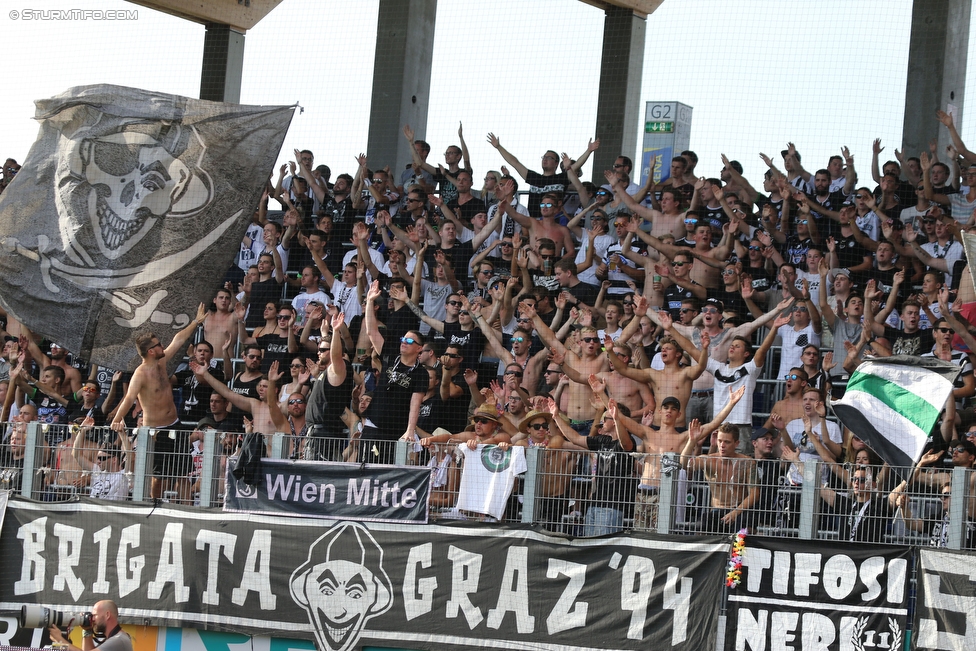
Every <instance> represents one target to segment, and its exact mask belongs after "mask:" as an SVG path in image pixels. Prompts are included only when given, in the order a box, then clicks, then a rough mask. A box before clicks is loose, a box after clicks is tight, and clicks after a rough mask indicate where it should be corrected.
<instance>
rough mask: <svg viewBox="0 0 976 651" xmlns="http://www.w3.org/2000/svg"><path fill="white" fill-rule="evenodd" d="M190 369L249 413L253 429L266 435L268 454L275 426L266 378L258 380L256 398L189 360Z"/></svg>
mask: <svg viewBox="0 0 976 651" xmlns="http://www.w3.org/2000/svg"><path fill="white" fill-rule="evenodd" d="M190 370H192V371H193V373H194V374H195V375H196V376H197V378H199V379H200V381H204V382H206V383H207V384H209V385H210V386H211V387H213V390H214V391H215V392H217V393H219V394H220V395H222V396H223V397H224V399H225V400H227V402H229V403H230V404H232V405H234V407H236V408H237V409H240V410H241V411H246V412H247V413H249V414H251V420H252V421H253V423H254V431H255V432H260V433H261V434H264V435H265V436H266V437H268V441H267V442H268V448H269V449H268V453H269V454H270V452H271V450H270V446H271V435H272V434H274V433H275V431H276V428H275V424H274V420H272V418H271V412H270V411H269V409H268V403H267V397H268V380H267V378H264V377H262V378H261V380H259V381H258V386H257V391H258V397H257V398H248V397H247V396H243V395H241V394H239V393H235V392H234V391H232V390H231V389H229V388H228V387H227V385H225V384H224V383H223V382H221V381H220V380H218V379H217V378H215V377H214V376H212V375H210V371H209V370H208V369H207V368H206V367H204V366H200V365H199V364H197V363H196V362H190ZM271 399H272V400H275V399H277V396H272V398H271Z"/></svg>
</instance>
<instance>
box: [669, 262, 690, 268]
mask: <svg viewBox="0 0 976 651" xmlns="http://www.w3.org/2000/svg"><path fill="white" fill-rule="evenodd" d="M686 264H691V263H689V262H672V263H671V266H672V267H683V266H685V265H686Z"/></svg>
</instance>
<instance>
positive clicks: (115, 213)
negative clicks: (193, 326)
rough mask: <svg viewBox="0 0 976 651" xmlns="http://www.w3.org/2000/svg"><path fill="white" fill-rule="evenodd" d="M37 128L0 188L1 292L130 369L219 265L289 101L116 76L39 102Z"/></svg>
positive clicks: (252, 200)
mask: <svg viewBox="0 0 976 651" xmlns="http://www.w3.org/2000/svg"><path fill="white" fill-rule="evenodd" d="M36 104H37V110H36V115H35V119H36V120H37V121H38V122H39V123H40V133H39V135H38V138H37V141H36V142H35V143H34V145H33V146H32V147H31V150H30V152H29V153H28V154H27V158H26V160H25V161H24V165H23V168H22V169H21V171H20V173H19V174H18V175H17V177H16V178H15V179H14V180H13V181H12V182H11V183H10V185H9V186H8V187H7V189H6V190H5V191H4V193H3V194H2V195H0V304H2V305H3V307H4V308H5V309H6V310H7V311H8V312H10V313H11V314H13V315H14V316H15V317H17V318H18V319H19V320H20V321H22V322H24V323H25V324H26V325H27V326H28V327H30V328H31V329H32V330H34V331H35V332H38V333H41V334H43V335H45V336H47V337H49V338H51V339H53V340H54V341H56V342H57V343H59V344H61V345H62V346H64V347H65V348H67V349H68V350H70V351H71V352H73V353H75V354H76V355H80V356H81V357H82V358H83V359H91V360H92V361H93V362H96V363H99V364H101V365H104V366H108V367H110V368H114V369H124V368H126V367H127V366H128V365H129V362H131V361H132V358H133V357H134V356H135V355H136V350H135V346H134V345H133V341H134V339H135V337H136V336H137V335H138V334H139V333H141V332H144V331H152V332H153V333H154V334H156V336H158V337H159V338H160V339H161V340H162V341H163V342H164V343H167V342H168V341H169V340H170V339H172V337H173V335H174V334H175V333H176V332H177V331H179V330H180V329H182V328H183V327H185V326H186V324H187V323H189V322H190V320H191V319H192V318H193V316H194V315H195V314H196V306H197V304H199V303H200V302H201V301H204V300H209V299H210V297H211V295H212V293H213V292H214V290H215V288H216V287H217V286H218V285H219V282H220V280H221V279H222V278H223V277H224V274H225V273H226V271H227V269H228V268H229V266H230V264H231V262H232V260H233V258H234V256H235V254H236V253H237V251H238V250H239V248H240V241H241V238H242V237H243V235H244V232H245V230H246V228H247V225H248V223H249V222H250V221H251V218H252V215H253V212H254V210H255V208H256V206H257V203H258V200H259V198H260V196H261V192H262V190H263V188H264V184H265V182H266V180H267V178H268V175H269V173H270V172H271V171H272V169H273V167H274V163H275V161H276V159H277V157H278V152H279V150H280V149H281V144H282V142H283V141H284V138H285V133H286V132H287V130H288V125H289V123H290V122H291V118H292V114H293V112H294V107H287V106H244V105H238V104H224V103H221V102H208V101H204V100H197V99H190V98H186V97H179V96H176V95H166V94H163V93H154V92H150V91H145V90H137V89H133V88H124V87H120V86H109V85H96V86H81V87H76V88H71V89H69V90H68V91H66V92H64V93H62V94H61V95H58V96H57V97H53V98H51V99H47V100H40V101H38V102H36Z"/></svg>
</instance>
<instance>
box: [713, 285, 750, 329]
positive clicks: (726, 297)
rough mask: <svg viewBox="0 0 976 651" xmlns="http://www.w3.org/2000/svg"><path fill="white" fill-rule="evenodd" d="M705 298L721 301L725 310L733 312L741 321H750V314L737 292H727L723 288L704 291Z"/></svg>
mask: <svg viewBox="0 0 976 651" xmlns="http://www.w3.org/2000/svg"><path fill="white" fill-rule="evenodd" d="M706 292H707V293H706V296H707V297H708V298H717V299H718V300H720V301H722V304H723V305H724V306H725V309H726V310H732V311H734V312H735V314H736V316H738V317H739V318H740V319H742V320H743V321H752V312H750V311H749V308H748V307H747V306H746V301H745V299H744V298H742V294H741V293H740V292H739V291H734V292H729V291H726V290H725V288H724V287H723V288H721V289H712V288H709V289H708V290H706Z"/></svg>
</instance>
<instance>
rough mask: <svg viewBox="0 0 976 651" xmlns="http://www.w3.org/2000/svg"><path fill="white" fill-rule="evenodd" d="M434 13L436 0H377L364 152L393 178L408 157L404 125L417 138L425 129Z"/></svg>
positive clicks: (370, 164)
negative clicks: (374, 52) (367, 127)
mask: <svg viewBox="0 0 976 651" xmlns="http://www.w3.org/2000/svg"><path fill="white" fill-rule="evenodd" d="M436 17H437V0H380V9H379V18H378V19H377V23H376V54H375V55H374V57H373V96H372V100H371V102H370V112H369V143H368V145H367V147H368V148H367V151H366V153H367V155H368V156H369V166H370V169H378V168H382V167H383V166H385V165H389V166H390V169H391V170H393V179H394V181H399V179H400V173H401V172H402V171H403V169H404V168H405V167H406V166H407V165H408V164H409V163H410V162H411V161H412V158H411V154H410V145H409V144H408V143H407V141H406V138H404V137H403V132H402V131H401V130H402V128H403V125H404V124H409V125H410V126H411V127H413V129H414V131H415V132H416V137H417V138H418V139H425V138H424V136H425V135H426V133H427V107H428V104H429V98H430V67H431V62H432V60H433V54H434V22H435V19H436ZM435 164H436V163H435Z"/></svg>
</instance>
